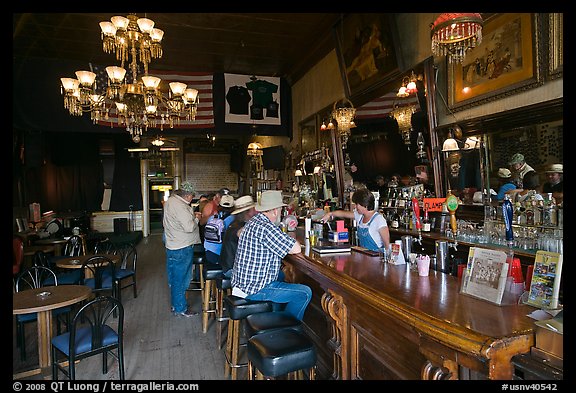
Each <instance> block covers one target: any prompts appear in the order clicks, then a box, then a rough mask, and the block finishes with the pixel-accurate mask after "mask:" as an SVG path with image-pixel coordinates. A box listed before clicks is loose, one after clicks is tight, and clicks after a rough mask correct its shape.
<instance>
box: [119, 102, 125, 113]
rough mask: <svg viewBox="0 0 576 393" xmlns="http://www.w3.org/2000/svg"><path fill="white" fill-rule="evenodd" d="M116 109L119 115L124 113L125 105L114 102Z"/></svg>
mask: <svg viewBox="0 0 576 393" xmlns="http://www.w3.org/2000/svg"><path fill="white" fill-rule="evenodd" d="M116 109H118V112H120V113H126V109H127V107H126V104H122V103H121V102H116Z"/></svg>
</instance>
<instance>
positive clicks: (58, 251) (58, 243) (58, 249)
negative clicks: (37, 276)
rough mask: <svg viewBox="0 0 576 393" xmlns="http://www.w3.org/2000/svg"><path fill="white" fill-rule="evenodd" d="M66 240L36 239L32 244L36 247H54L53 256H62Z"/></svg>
mask: <svg viewBox="0 0 576 393" xmlns="http://www.w3.org/2000/svg"><path fill="white" fill-rule="evenodd" d="M67 241H68V240H67V239H63V238H54V239H53V238H46V239H38V240H36V241H35V242H34V244H35V245H38V246H54V255H62V247H64V244H66V242H67Z"/></svg>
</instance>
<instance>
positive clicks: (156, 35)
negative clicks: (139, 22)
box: [150, 28, 164, 42]
mask: <svg viewBox="0 0 576 393" xmlns="http://www.w3.org/2000/svg"><path fill="white" fill-rule="evenodd" d="M162 37H164V30H160V29H157V28H153V29H152V32H151V33H150V38H152V41H154V42H160V41H162Z"/></svg>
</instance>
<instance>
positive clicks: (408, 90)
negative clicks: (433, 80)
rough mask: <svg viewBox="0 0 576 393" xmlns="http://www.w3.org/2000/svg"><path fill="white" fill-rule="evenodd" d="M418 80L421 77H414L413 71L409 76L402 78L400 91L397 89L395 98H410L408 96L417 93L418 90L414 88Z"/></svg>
mask: <svg viewBox="0 0 576 393" xmlns="http://www.w3.org/2000/svg"><path fill="white" fill-rule="evenodd" d="M418 79H422V75H418V77H416V75H415V74H414V71H412V72H411V75H410V76H405V77H404V78H402V86H400V89H398V93H396V96H397V97H400V98H406V97H408V96H410V94H413V93H417V92H418V88H417V87H416V81H417V80H418Z"/></svg>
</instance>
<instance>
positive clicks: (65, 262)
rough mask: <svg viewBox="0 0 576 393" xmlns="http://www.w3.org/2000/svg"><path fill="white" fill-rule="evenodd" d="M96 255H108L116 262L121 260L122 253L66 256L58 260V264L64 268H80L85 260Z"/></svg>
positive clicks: (107, 256)
mask: <svg viewBox="0 0 576 393" xmlns="http://www.w3.org/2000/svg"><path fill="white" fill-rule="evenodd" d="M94 256H103V257H106V258H108V259H110V260H112V262H114V263H118V262H120V255H115V254H90V255H78V256H75V257H64V258H60V259H58V261H56V266H58V267H61V268H63V269H80V268H81V267H82V265H83V264H84V262H85V261H86V260H88V259H89V258H92V257H94Z"/></svg>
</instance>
